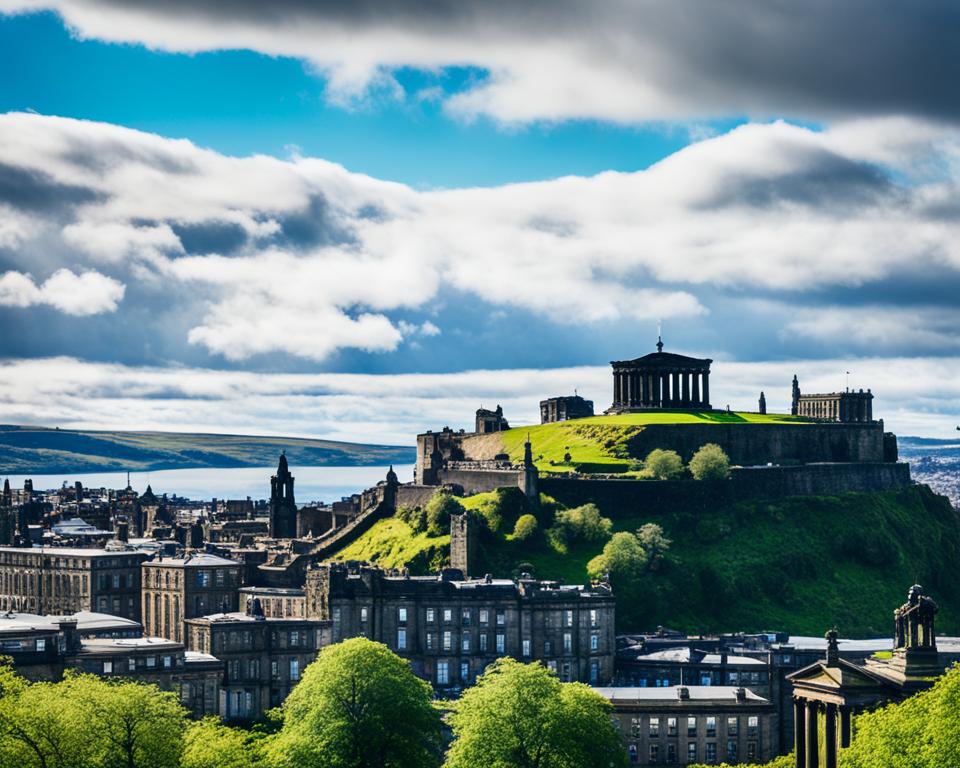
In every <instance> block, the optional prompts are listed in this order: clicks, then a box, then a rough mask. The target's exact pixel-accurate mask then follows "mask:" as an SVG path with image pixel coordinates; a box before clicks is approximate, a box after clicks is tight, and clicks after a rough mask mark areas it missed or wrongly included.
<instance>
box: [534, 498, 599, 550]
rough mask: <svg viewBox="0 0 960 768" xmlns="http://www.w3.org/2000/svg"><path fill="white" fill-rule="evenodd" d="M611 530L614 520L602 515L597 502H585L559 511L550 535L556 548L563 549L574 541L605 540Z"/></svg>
mask: <svg viewBox="0 0 960 768" xmlns="http://www.w3.org/2000/svg"><path fill="white" fill-rule="evenodd" d="M611 530H613V522H612V521H611V520H610V518H609V517H601V515H600V510H599V509H598V508H597V505H596V504H584V505H583V506H580V507H574V508H573V509H565V510H561V511H559V512H557V513H556V514H555V516H554V523H553V525H552V526H550V530H549V532H548V536H549V539H550V542H551V543H552V544H553V545H554V546H555V547H556V548H558V549H561V550H563V549H566V547H567V545H568V544H570V543H571V542H573V541H603V540H604V539H607V538H609V536H610V531H611Z"/></svg>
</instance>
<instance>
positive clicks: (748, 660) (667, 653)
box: [627, 647, 766, 667]
mask: <svg viewBox="0 0 960 768" xmlns="http://www.w3.org/2000/svg"><path fill="white" fill-rule="evenodd" d="M627 650H628V651H629V650H630V649H627ZM691 656H694V657H699V656H700V653H698V652H696V651H691V649H690V648H689V647H683V648H666V649H665V650H662V651H654V652H653V653H645V654H644V653H641V654H638V655H637V656H636V657H635V660H636V661H653V662H656V661H665V662H672V663H680V664H689V663H690V657H691ZM694 660H695V663H697V664H722V663H723V660H722V658H721V655H720V654H719V653H707V654H703V658H695V659H694ZM727 664H731V665H735V666H739V665H754V666H758V667H765V666H766V662H764V661H762V660H760V659H755V658H752V657H750V656H732V655H730V654H727Z"/></svg>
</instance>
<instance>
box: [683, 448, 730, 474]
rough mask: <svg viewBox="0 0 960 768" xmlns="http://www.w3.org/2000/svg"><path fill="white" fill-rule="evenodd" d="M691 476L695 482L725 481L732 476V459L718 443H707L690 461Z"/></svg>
mask: <svg viewBox="0 0 960 768" xmlns="http://www.w3.org/2000/svg"><path fill="white" fill-rule="evenodd" d="M690 474H691V475H693V477H694V479H695V480H723V479H724V478H726V477H728V476H729V475H730V458H729V457H728V456H727V454H726V453H724V451H723V448H721V447H720V446H719V445H717V444H716V443H707V444H706V445H704V446H701V447H700V450H698V451H697V452H696V453H695V454H693V458H691V459H690Z"/></svg>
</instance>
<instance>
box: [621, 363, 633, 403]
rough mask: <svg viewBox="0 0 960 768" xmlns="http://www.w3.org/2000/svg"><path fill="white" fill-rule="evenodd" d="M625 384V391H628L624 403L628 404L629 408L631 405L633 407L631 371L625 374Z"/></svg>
mask: <svg viewBox="0 0 960 768" xmlns="http://www.w3.org/2000/svg"><path fill="white" fill-rule="evenodd" d="M623 383H624V389H625V390H626V392H625V397H624V402H626V404H627V407H628V408H629V407H630V406H631V405H633V374H631V373H630V371H627V372H626V373H624V374H623Z"/></svg>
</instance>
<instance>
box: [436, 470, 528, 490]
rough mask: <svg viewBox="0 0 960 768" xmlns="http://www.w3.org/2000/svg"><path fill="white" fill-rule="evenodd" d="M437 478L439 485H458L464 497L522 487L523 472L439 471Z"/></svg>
mask: <svg viewBox="0 0 960 768" xmlns="http://www.w3.org/2000/svg"><path fill="white" fill-rule="evenodd" d="M437 478H438V481H439V484H441V485H459V486H460V487H461V488H463V492H464V494H465V495H466V496H472V495H473V494H475V493H487V492H488V491H493V490H496V489H497V488H520V489H523V487H524V482H523V480H524V476H523V471H522V470H518V469H494V470H484V469H441V470H439V471H438V472H437Z"/></svg>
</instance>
